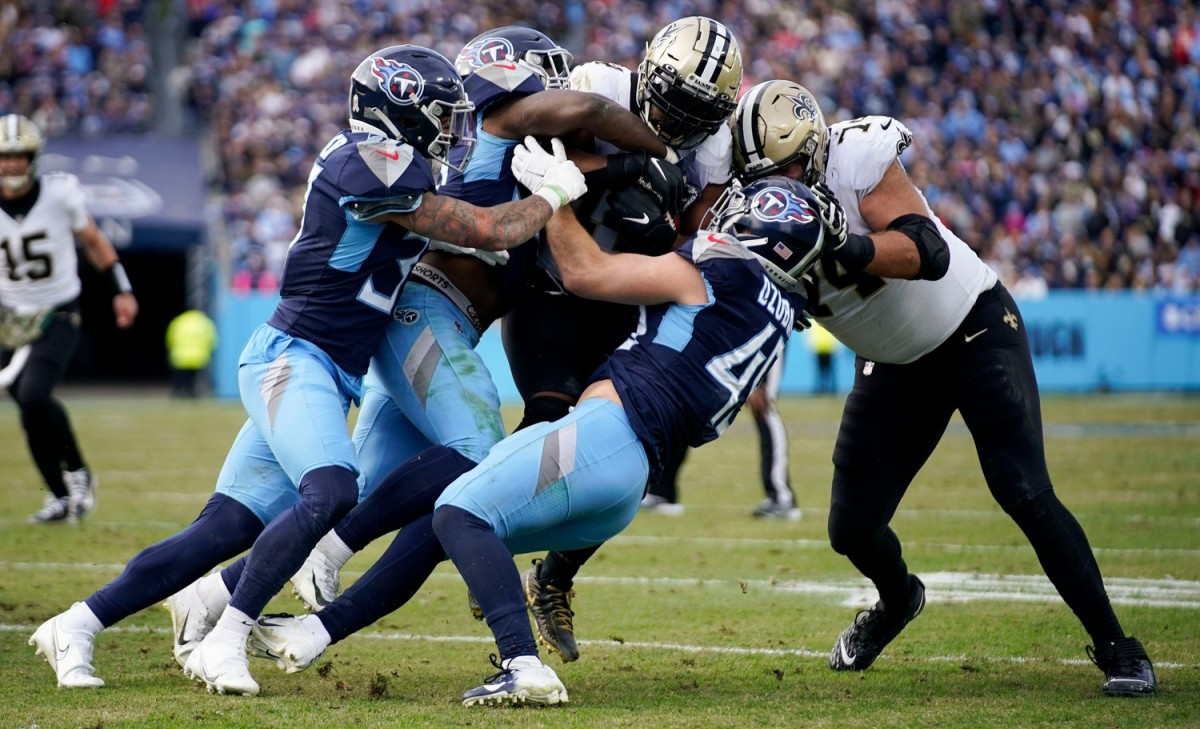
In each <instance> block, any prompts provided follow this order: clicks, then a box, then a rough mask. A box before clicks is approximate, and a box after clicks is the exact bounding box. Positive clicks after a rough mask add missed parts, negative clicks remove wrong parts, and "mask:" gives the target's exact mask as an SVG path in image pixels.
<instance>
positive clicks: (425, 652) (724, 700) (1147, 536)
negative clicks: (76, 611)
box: [0, 391, 1200, 729]
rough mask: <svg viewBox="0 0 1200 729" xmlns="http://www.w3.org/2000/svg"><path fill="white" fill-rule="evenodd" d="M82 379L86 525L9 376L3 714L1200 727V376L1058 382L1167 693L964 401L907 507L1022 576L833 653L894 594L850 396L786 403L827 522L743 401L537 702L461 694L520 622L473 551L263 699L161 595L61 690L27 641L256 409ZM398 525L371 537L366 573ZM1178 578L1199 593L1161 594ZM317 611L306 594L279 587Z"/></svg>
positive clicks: (110, 567)
mask: <svg viewBox="0 0 1200 729" xmlns="http://www.w3.org/2000/svg"><path fill="white" fill-rule="evenodd" d="M64 399H66V400H67V401H68V402H69V404H70V407H71V414H72V418H73V421H74V425H75V428H76V430H77V431H78V433H79V435H80V439H81V442H82V444H83V447H84V449H85V453H86V455H87V457H88V459H89V461H90V463H91V465H92V467H93V469H94V470H95V471H96V472H97V473H98V474H99V476H100V479H101V481H100V492H99V495H100V506H99V509H98V511H97V513H96V514H95V515H94V516H93V517H92V518H91V519H89V520H88V521H86V522H85V523H83V524H81V525H78V526H74V527H72V526H66V525H60V526H50V527H47V526H31V525H27V524H25V521H24V519H25V516H26V515H27V514H28V513H30V512H32V511H34V510H35V509H36V508H38V506H40V504H41V499H42V492H41V491H40V487H39V486H38V484H37V477H36V474H35V472H34V470H33V467H32V465H31V463H30V461H29V457H28V454H27V453H26V450H25V448H24V442H23V439H24V436H23V433H22V432H21V430H20V427H19V425H18V422H17V413H16V409H15V407H14V406H13V405H12V403H11V401H8V400H4V401H3V402H0V443H4V444H6V445H5V446H4V447H3V448H0V527H2V529H0V727H28V726H33V725H37V726H39V727H79V726H84V727H99V726H103V727H162V726H175V725H184V724H189V725H192V724H198V725H208V726H230V727H236V726H245V727H286V728H287V729H300V728H301V727H304V728H307V727H325V726H329V727H358V726H363V727H371V726H403V727H407V726H487V727H506V726H521V727H536V726H552V727H556V728H559V727H563V728H565V727H592V726H605V727H608V726H617V727H642V726H655V727H676V726H679V727H768V726H770V727H774V726H789V727H790V726H816V727H857V726H862V727H886V726H898V727H926V726H972V727H973V726H1008V727H1029V726H1051V725H1053V726H1056V727H1058V726H1078V727H1089V729H1090V728H1091V727H1108V726H1112V727H1118V726H1138V727H1166V726H1173V727H1188V726H1192V727H1194V726H1200V488H1197V487H1198V485H1200V398H1196V397H1181V396H1138V395H1116V396H1108V397H1103V398H1097V397H1048V398H1046V402H1045V403H1044V405H1045V411H1046V422H1047V434H1048V436H1047V445H1048V454H1049V460H1050V465H1051V473H1052V475H1053V476H1054V480H1055V486H1056V489H1057V491H1058V493H1059V494H1060V496H1061V498H1062V499H1063V501H1064V502H1065V503H1066V504H1067V505H1068V506H1069V507H1070V508H1071V509H1072V510H1073V511H1074V512H1075V514H1076V516H1077V517H1078V518H1079V521H1080V522H1081V523H1082V524H1083V526H1084V528H1085V529H1086V530H1087V532H1088V536H1089V538H1090V540H1091V542H1092V546H1093V547H1094V548H1095V549H1096V551H1097V555H1098V560H1099V562H1100V566H1101V569H1102V570H1103V571H1104V573H1105V576H1106V577H1107V578H1109V580H1110V588H1111V589H1112V590H1113V593H1114V595H1116V594H1117V590H1118V588H1119V589H1120V590H1121V592H1120V596H1121V599H1122V600H1128V601H1129V602H1127V603H1124V604H1119V605H1118V606H1117V610H1118V615H1119V616H1120V617H1121V620H1122V622H1123V624H1124V626H1125V628H1126V629H1127V630H1128V631H1129V632H1130V633H1132V634H1135V635H1137V636H1139V637H1140V638H1141V639H1142V640H1143V641H1144V642H1145V643H1146V645H1147V648H1148V649H1149V650H1150V653H1151V655H1152V657H1153V658H1154V660H1155V661H1156V663H1157V665H1158V674H1159V679H1160V683H1161V686H1162V692H1161V693H1160V695H1159V696H1156V697H1153V698H1149V699H1131V700H1115V699H1108V698H1105V697H1103V696H1102V695H1101V694H1100V692H1099V687H1100V680H1101V674H1100V673H1099V672H1098V671H1097V670H1096V669H1095V668H1093V667H1092V666H1091V665H1090V664H1088V663H1087V662H1086V657H1085V655H1084V651H1083V647H1084V645H1086V643H1087V642H1088V640H1087V636H1086V635H1085V634H1084V633H1083V631H1082V629H1081V628H1080V627H1079V625H1078V623H1077V622H1076V621H1075V619H1074V617H1073V615H1072V614H1071V613H1070V611H1069V610H1068V609H1067V608H1066V607H1065V606H1064V605H1063V604H1062V603H1061V601H1058V600H1057V599H1049V598H1043V599H1032V600H1018V599H1015V597H1016V591H1017V590H1018V588H1019V587H1020V586H1021V585H1026V586H1028V584H1030V583H1032V582H1033V581H1031V580H1025V581H1020V580H1016V579H1015V578H1013V577H1011V576H1025V577H1037V576H1040V575H1041V570H1040V568H1039V566H1038V563H1037V560H1036V558H1035V557H1034V555H1033V553H1032V551H1031V550H1030V549H1029V547H1028V545H1027V544H1026V543H1025V541H1024V538H1023V536H1022V535H1021V533H1020V531H1019V530H1018V529H1017V528H1016V527H1015V526H1014V525H1013V523H1012V522H1011V521H1010V520H1008V518H1007V517H1006V516H1005V515H1004V514H1003V512H1002V511H1001V510H1000V509H999V507H998V506H996V504H995V503H994V502H993V501H992V500H991V499H990V497H989V495H988V492H987V489H986V487H985V486H984V484H983V480H982V478H981V476H980V473H979V466H978V463H977V462H976V461H975V455H974V449H973V447H972V446H971V443H970V440H969V438H968V437H967V434H966V431H965V429H964V428H963V426H962V424H961V422H959V421H957V420H956V421H955V423H953V424H952V425H951V428H950V430H949V432H948V433H947V435H946V438H945V439H944V441H943V443H942V444H941V446H940V447H939V448H938V450H937V452H936V453H935V454H934V456H933V458H932V459H931V461H930V463H929V464H928V465H927V466H926V468H925V470H924V471H923V472H922V473H921V474H920V475H919V477H918V479H917V480H916V482H915V483H914V484H913V486H912V488H911V489H910V491H909V493H908V495H907V497H906V498H905V501H904V502H903V504H902V505H901V510H900V512H899V513H898V514H897V516H896V519H895V520H894V521H893V526H894V527H895V529H896V531H897V532H898V533H899V534H900V537H901V539H902V540H903V541H904V543H905V557H906V559H907V560H908V561H909V564H910V566H911V567H912V569H913V570H914V571H916V572H918V573H919V574H923V575H927V576H935V575H937V574H938V573H952V574H954V575H958V576H970V575H979V576H984V575H1008V576H1010V577H1009V578H1008V580H1009V581H1010V582H1009V583H1006V586H1005V587H1004V588H1003V589H1002V590H1001V592H1002V593H1003V594H1000V595H995V596H993V597H991V598H989V599H981V600H974V601H969V602H965V601H962V600H957V601H948V600H947V599H945V598H946V597H947V596H948V595H949V594H950V593H949V592H947V588H945V587H942V588H937V587H932V586H931V589H930V591H929V597H930V603H929V605H928V607H927V608H926V611H925V613H924V614H923V615H922V616H921V617H920V618H918V620H917V621H916V622H914V623H913V624H912V625H911V626H909V628H908V629H907V630H906V631H905V632H904V633H903V634H902V635H901V636H900V637H899V638H898V639H897V640H896V642H895V643H893V644H892V645H891V646H889V648H888V650H887V651H885V653H884V655H883V657H881V658H880V660H879V662H878V663H877V664H876V665H875V666H874V667H873V668H871V669H870V670H869V671H867V672H865V673H862V674H839V673H834V672H832V671H830V670H828V669H827V668H826V667H825V659H824V654H825V653H826V652H827V651H828V649H829V648H830V646H831V645H832V643H833V640H834V638H835V637H836V636H837V634H838V633H839V632H840V631H841V630H842V629H843V628H844V627H845V626H846V624H848V623H849V621H850V620H851V619H852V618H853V616H854V613H855V610H856V609H857V608H856V606H855V605H851V604H848V603H847V602H846V601H847V600H848V599H850V598H849V597H848V595H849V594H850V591H852V590H853V589H854V588H855V587H860V588H864V589H861V590H860V593H855V594H860V596H868V595H869V594H870V593H869V591H868V590H866V589H865V585H864V584H863V583H862V582H861V580H859V578H858V575H857V573H856V572H855V571H854V569H853V568H852V567H851V566H850V564H849V563H848V562H847V561H846V560H845V559H844V558H842V557H840V556H838V555H836V554H834V553H833V552H832V550H830V549H829V547H828V545H827V543H826V535H825V518H826V513H827V512H826V509H827V506H828V482H829V478H830V472H831V464H830V453H831V450H832V444H833V440H834V437H835V435H836V432H837V420H838V416H839V412H840V406H841V401H840V399H836V398H795V399H788V400H785V401H784V402H783V403H782V410H783V414H784V416H785V419H786V421H787V423H788V425H789V429H790V433H791V438H792V459H793V463H792V479H793V482H794V483H795V485H796V489H797V492H798V494H799V500H800V505H801V506H802V507H803V509H804V518H803V520H802V521H800V522H799V523H782V522H760V521H755V520H753V519H751V518H750V516H749V511H750V509H751V508H752V507H753V506H754V505H755V504H756V503H757V502H758V500H759V499H760V498H761V492H760V487H759V485H758V481H757V476H756V474H757V469H758V465H757V458H758V445H757V436H756V433H755V430H754V428H753V427H752V425H751V423H750V421H749V419H748V417H746V418H742V419H740V420H739V421H738V423H736V424H735V425H734V426H733V427H731V428H730V430H729V432H728V433H727V434H726V436H725V437H723V438H722V439H721V440H720V441H718V442H717V443H714V444H711V445H709V446H706V447H705V448H703V449H700V450H698V451H696V452H694V453H693V454H692V456H691V458H690V459H689V461H688V463H687V464H686V466H685V467H684V471H683V475H682V479H681V495H682V501H683V503H684V504H685V505H686V513H685V514H684V515H683V516H682V517H678V518H672V517H664V516H660V515H657V514H643V515H640V516H639V517H638V518H637V519H636V520H635V521H634V523H633V524H632V525H631V526H630V528H629V529H628V530H627V531H626V532H625V534H624V535H622V537H620V538H618V539H617V540H615V541H614V542H612V543H610V544H609V545H607V546H605V547H604V549H602V550H601V551H600V552H599V553H598V554H597V556H596V558H595V559H594V560H593V561H592V562H591V563H590V564H589V565H588V567H587V569H586V570H585V572H584V574H583V576H582V577H581V579H580V582H579V584H578V585H577V588H578V596H577V598H576V603H575V606H576V608H577V611H578V614H577V616H576V627H577V629H578V636H579V638H580V639H581V641H582V653H583V656H582V658H581V660H580V661H579V662H577V663H573V664H568V665H565V666H564V665H562V664H560V663H559V662H558V660H557V659H556V658H551V659H548V661H549V662H550V663H551V665H553V666H554V667H555V668H556V669H557V670H558V671H559V675H560V676H561V677H562V678H563V680H564V682H565V683H566V685H567V687H568V689H569V691H570V695H571V703H570V704H569V705H568V706H566V707H557V708H547V709H524V710H515V709H485V708H476V709H465V708H463V707H461V706H460V705H459V704H458V702H457V697H458V695H459V694H460V693H461V692H462V691H464V690H466V689H468V688H471V687H473V686H475V685H476V684H477V683H478V682H479V681H480V679H482V678H483V677H484V676H485V675H487V674H488V673H489V672H490V671H491V668H490V666H489V665H488V663H487V654H488V653H489V652H490V651H492V650H494V646H493V645H492V644H491V643H490V639H489V633H488V632H487V630H486V629H485V628H484V626H482V625H480V624H478V623H475V622H474V621H472V620H471V619H470V617H469V615H468V613H467V610H466V595H465V590H464V587H463V585H462V583H461V581H460V580H459V579H458V577H457V575H456V573H454V572H453V570H452V569H450V568H449V567H448V566H446V565H443V567H441V568H439V570H438V571H437V572H436V573H435V574H434V577H433V578H432V579H431V580H430V582H429V583H428V584H427V585H426V587H425V589H424V590H422V591H421V592H420V593H419V594H418V595H417V597H416V598H415V599H414V601H413V602H412V603H410V604H409V605H408V606H406V607H405V608H403V609H401V610H399V611H397V612H396V613H394V614H393V615H391V616H388V617H387V618H385V619H384V620H382V621H380V622H379V623H377V624H376V625H374V626H371V628H369V629H368V630H367V631H365V632H364V633H363V634H360V635H358V636H354V637H352V638H350V639H348V640H347V641H345V642H343V643H341V644H338V645H336V646H333V647H332V648H330V650H329V651H327V653H326V654H325V655H324V656H323V657H322V658H321V659H320V660H319V661H318V662H317V665H316V666H315V667H314V668H313V669H311V670H309V671H307V672H305V673H302V674H297V675H285V674H282V673H280V672H278V671H277V670H276V669H275V668H274V667H273V666H271V665H270V664H267V663H265V662H259V661H254V662H252V664H251V668H252V670H253V671H254V673H255V676H256V677H257V678H258V680H259V682H260V683H261V684H262V694H261V695H260V696H258V697H256V698H241V697H225V696H214V695H208V694H205V693H204V691H203V689H202V688H199V687H198V686H196V685H194V684H192V683H189V682H188V681H187V680H185V679H184V678H183V676H182V674H181V672H180V671H179V670H178V668H177V667H176V666H175V664H174V663H173V661H172V660H171V658H170V645H171V642H170V636H169V629H170V619H169V616H168V615H167V612H166V611H165V610H163V609H161V608H158V607H154V608H151V609H148V610H145V611H143V612H140V613H137V614H135V615H133V616H131V617H130V618H129V619H127V620H125V621H123V622H122V623H121V624H119V626H117V627H116V628H114V629H111V630H109V631H105V632H104V633H102V634H101V635H100V637H99V638H98V640H97V645H96V656H95V665H96V669H97V675H99V676H101V677H103V678H104V679H105V680H106V681H107V686H105V687H104V688H102V689H99V690H94V691H92V690H64V689H58V688H56V687H55V682H54V678H53V674H52V672H51V671H50V669H49V667H48V666H47V665H46V664H45V663H44V662H43V661H42V659H40V658H37V657H35V656H34V654H33V649H32V648H31V647H29V646H27V645H26V640H27V639H28V637H29V635H30V633H31V632H32V630H33V629H34V628H35V627H36V626H37V625H38V624H39V623H40V622H41V621H43V620H45V619H46V618H48V617H49V616H51V615H53V614H55V613H57V612H59V611H61V610H63V609H65V608H66V607H68V606H69V605H70V604H71V602H73V601H75V600H80V599H82V598H84V597H86V596H87V595H88V594H90V593H91V592H92V591H93V590H95V589H97V588H99V587H100V586H102V585H103V584H104V583H105V582H106V581H107V580H109V579H111V578H112V577H114V576H115V575H116V574H117V572H118V571H119V570H120V567H121V565H123V564H124V562H125V561H127V560H128V559H129V558H130V557H131V556H133V554H135V553H136V552H137V551H138V550H139V549H141V548H142V547H143V546H146V545H148V544H150V543H151V542H154V541H156V540H158V539H161V538H163V537H166V536H169V535H170V534H173V533H174V532H176V531H177V530H178V529H180V528H182V527H183V526H184V525H185V524H187V523H188V522H189V521H190V520H191V519H192V518H193V517H194V516H195V515H196V513H198V511H199V509H200V507H201V505H202V504H203V503H204V501H205V499H206V498H207V496H208V494H209V492H210V491H211V488H212V483H213V481H214V479H215V477H216V474H217V471H218V469H219V468H220V464H221V462H222V459H223V458H224V455H225V451H226V449H227V448H228V446H229V443H230V442H231V441H232V439H233V436H234V434H235V433H236V432H237V429H238V427H239V426H240V424H241V422H242V419H243V416H242V412H241V408H240V406H239V405H237V404H236V403H218V402H198V403H185V402H178V401H169V400H167V399H165V398H158V397H147V396H122V397H117V396H104V395H103V394H86V393H78V392H71V391H68V392H67V394H65V395H64ZM508 414H509V415H510V416H515V413H508ZM383 546H384V544H383V543H382V542H380V543H376V544H375V545H372V547H371V549H369V550H368V551H367V552H365V553H364V554H361V555H359V556H357V557H355V558H354V560H352V561H351V563H350V564H349V565H347V568H346V572H345V573H344V576H345V578H346V579H345V581H346V582H349V581H351V580H353V579H354V578H355V577H356V576H357V575H358V574H360V573H361V571H362V570H363V569H365V567H366V566H367V565H369V564H370V562H371V560H372V559H373V558H374V557H375V556H377V555H378V554H379V552H380V551H381V550H382V548H383ZM518 560H519V562H520V564H521V565H522V566H524V565H526V564H528V557H527V556H521V557H519V558H518ZM632 578H643V579H641V580H635V579H632ZM1149 580H1156V581H1159V582H1156V583H1153V584H1151V583H1149V582H1148V581H1149ZM1172 581H1184V582H1182V583H1179V582H1172ZM1018 582H1019V583H1020V585H1018V584H1017V583H1018ZM814 586H816V587H820V586H825V587H828V588H829V589H827V590H824V591H822V590H820V589H816V587H814ZM1172 586H1174V587H1177V588H1178V591H1177V592H1175V593H1173V594H1174V596H1175V598H1176V599H1175V603H1176V604H1172V605H1166V606H1163V605H1150V604H1146V603H1147V602H1148V601H1150V600H1151V599H1152V598H1154V597H1156V596H1158V597H1161V596H1162V591H1163V590H1168V589H1172ZM800 588H805V589H800ZM1028 589H1030V590H1033V592H1038V588H1036V585H1035V586H1034V587H1028ZM1156 590H1157V591H1158V592H1156ZM1042 593H1044V589H1042ZM1027 597H1028V595H1027ZM862 599H868V598H866V597H862ZM297 609H298V603H296V602H295V600H294V599H293V598H291V597H290V596H288V595H286V594H285V595H282V596H280V597H278V598H276V600H275V601H274V602H273V603H272V604H271V606H270V608H269V610H272V611H296V610H297Z"/></svg>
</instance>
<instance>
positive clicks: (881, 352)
mask: <svg viewBox="0 0 1200 729" xmlns="http://www.w3.org/2000/svg"><path fill="white" fill-rule="evenodd" d="M911 143H912V133H911V132H910V131H909V130H908V128H907V127H905V126H904V125H903V124H901V123H900V122H899V121H897V120H896V119H893V118H891V117H886V116H867V117H862V118H860V119H851V120H849V121H844V122H839V123H837V124H834V125H833V126H832V127H830V128H829V158H828V161H827V163H826V166H825V184H826V185H827V186H828V187H829V189H830V190H832V191H833V193H834V195H835V196H836V197H837V200H838V202H840V203H841V205H842V209H843V210H844V211H845V215H846V224H847V229H848V231H849V232H850V233H857V234H860V235H867V234H870V233H872V232H876V231H872V230H871V229H870V228H869V227H867V224H866V222H864V221H863V218H862V214H861V213H860V212H859V207H858V205H859V202H860V201H861V200H862V199H863V198H864V197H866V196H867V195H868V194H869V193H870V192H871V191H872V190H874V189H875V186H876V185H878V184H879V181H880V180H881V179H883V175H884V173H885V172H886V171H887V169H888V167H889V166H891V164H892V162H893V161H894V160H896V159H897V158H898V157H899V156H900V154H901V153H903V152H904V150H905V149H907V148H908V146H909V145H910V144H911ZM921 199H922V201H924V199H925V198H924V196H923V195H922V197H921ZM924 214H925V215H928V216H929V217H930V218H932V219H933V220H934V222H935V223H936V224H937V228H938V232H939V233H941V236H942V238H943V239H944V240H945V241H946V245H947V246H948V247H949V249H950V270H949V271H948V272H947V273H946V275H945V276H943V277H942V278H941V279H939V280H937V281H909V280H905V279H895V278H892V279H884V278H879V277H878V276H871V275H869V274H866V273H857V274H847V273H846V272H845V271H844V270H842V269H841V268H840V267H839V266H838V265H837V264H836V262H835V261H834V260H833V255H832V253H827V254H825V255H824V256H822V258H821V261H820V263H819V264H818V265H816V266H814V267H813V269H812V275H813V277H814V279H815V286H813V287H811V288H810V292H809V307H810V309H812V311H813V314H814V315H815V317H816V319H817V321H819V322H821V326H823V327H825V328H826V329H828V330H829V331H830V332H831V333H833V335H834V336H836V337H837V338H838V339H839V340H841V342H842V343H843V344H845V345H846V346H847V347H849V348H850V349H852V350H854V352H855V353H856V354H858V355H860V356H862V357H865V358H866V359H869V360H872V361H875V362H887V363H891V364H907V363H909V362H913V361H915V360H917V359H920V358H921V357H923V356H925V355H926V354H928V353H930V352H931V351H933V350H934V349H936V348H937V347H938V345H940V344H941V343H942V342H944V341H946V339H947V338H948V337H949V336H950V335H951V334H953V333H954V330H955V329H957V328H958V326H959V324H961V323H962V320H963V319H964V318H965V317H966V315H967V312H969V311H970V310H971V307H972V306H974V305H975V299H976V298H978V296H979V294H980V293H982V292H984V291H986V290H988V289H989V288H991V287H992V286H993V285H994V284H995V283H996V280H997V276H996V273H995V272H994V271H993V270H992V269H990V268H988V266H987V264H985V263H984V262H983V261H982V260H980V258H979V256H977V255H976V254H975V252H974V251H972V250H971V248H970V247H969V246H968V245H967V244H966V243H964V242H963V241H962V239H960V238H959V237H958V236H956V235H955V234H954V233H953V232H951V231H950V229H949V228H947V227H946V226H945V225H943V224H942V222H941V221H939V220H938V219H937V217H936V216H935V215H934V214H933V211H932V210H930V209H929V205H928V203H926V204H925V210H924Z"/></svg>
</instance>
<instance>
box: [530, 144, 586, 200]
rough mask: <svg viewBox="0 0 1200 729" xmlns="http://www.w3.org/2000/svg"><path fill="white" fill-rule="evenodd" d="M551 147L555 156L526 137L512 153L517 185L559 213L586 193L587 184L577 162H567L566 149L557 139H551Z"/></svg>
mask: <svg viewBox="0 0 1200 729" xmlns="http://www.w3.org/2000/svg"><path fill="white" fill-rule="evenodd" d="M550 146H551V148H553V150H554V154H549V153H548V152H546V150H544V149H542V145H540V144H538V142H537V140H536V139H534V138H533V137H525V143H524V144H522V145H519V146H517V148H516V149H515V150H513V161H512V171H513V175H515V176H516V178H517V182H520V183H521V184H522V185H524V186H525V187H527V188H529V191H530V192H532V193H533V194H534V195H537V196H538V197H540V198H542V199H543V200H545V201H546V202H548V203H550V207H551V208H553V209H554V210H558V209H559V208H561V207H562V206H563V205H566V204H567V203H569V202H571V201H572V200H575V199H578V198H579V197H581V196H582V195H583V193H585V192H587V182H585V181H584V179H583V173H582V172H580V171H579V168H578V167H576V166H575V163H574V162H572V161H571V160H569V159H567V150H566V148H565V147H563V143H562V141H560V140H559V139H558V137H555V138H553V139H551V140H550Z"/></svg>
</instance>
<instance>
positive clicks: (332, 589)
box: [292, 548, 342, 613]
mask: <svg viewBox="0 0 1200 729" xmlns="http://www.w3.org/2000/svg"><path fill="white" fill-rule="evenodd" d="M341 591H342V581H341V578H340V577H339V574H338V568H337V567H335V566H334V565H333V563H332V562H330V560H329V558H328V557H326V556H325V553H324V552H322V551H321V550H320V548H314V549H313V551H311V552H309V553H308V557H306V558H305V560H304V564H303V565H301V566H300V571H299V572H297V573H296V574H295V575H293V576H292V594H294V595H295V596H296V597H298V598H300V602H302V603H304V606H305V607H306V608H308V610H309V612H314V613H315V612H319V611H320V610H322V609H323V608H324V607H325V606H326V605H328V604H329V603H331V602H333V601H334V600H336V599H337V596H338V595H339V594H340V593H341Z"/></svg>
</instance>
